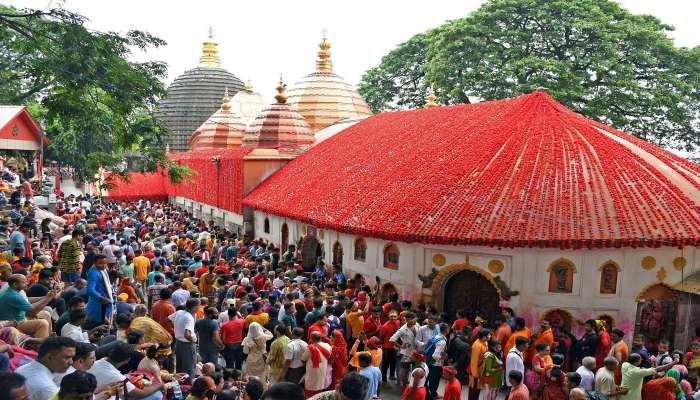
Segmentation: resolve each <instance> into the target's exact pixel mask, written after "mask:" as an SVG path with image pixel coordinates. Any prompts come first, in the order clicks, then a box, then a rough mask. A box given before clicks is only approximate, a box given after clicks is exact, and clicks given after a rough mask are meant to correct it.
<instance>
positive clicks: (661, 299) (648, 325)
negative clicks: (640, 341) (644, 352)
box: [634, 284, 678, 352]
mask: <svg viewBox="0 0 700 400" xmlns="http://www.w3.org/2000/svg"><path fill="white" fill-rule="evenodd" d="M677 315H678V294H677V293H676V292H675V291H674V290H672V289H671V288H670V287H668V286H667V285H664V284H656V285H653V286H651V287H649V288H647V289H646V290H644V291H643V292H642V293H640V294H639V296H637V318H636V320H635V324H634V333H635V335H636V334H642V335H644V337H645V338H646V344H645V346H646V348H647V349H649V351H650V352H655V351H656V349H657V345H658V343H659V340H661V339H667V340H669V341H670V342H671V348H673V339H674V336H675V332H676V316H677Z"/></svg>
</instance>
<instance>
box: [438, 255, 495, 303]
mask: <svg viewBox="0 0 700 400" xmlns="http://www.w3.org/2000/svg"><path fill="white" fill-rule="evenodd" d="M462 271H472V272H476V273H477V274H479V275H481V276H483V277H484V278H486V279H487V280H488V281H489V282H490V283H491V284H492V285H493V287H494V288H496V291H497V292H498V297H499V298H501V299H502V298H503V293H501V289H500V288H499V287H498V285H496V281H495V280H494V279H493V275H491V274H490V273H489V272H488V271H485V270H483V269H481V268H479V267H477V266H476V265H471V264H468V263H461V264H452V265H448V266H447V267H444V268H440V270H439V271H438V273H437V275H435V278H433V284H432V286H431V287H430V290H431V291H432V292H433V295H435V293H436V292H437V291H438V290H440V288H443V289H444V287H445V285H446V284H447V281H448V280H449V279H450V278H452V277H453V276H454V275H456V274H458V273H459V272H462ZM443 295H444V293H443Z"/></svg>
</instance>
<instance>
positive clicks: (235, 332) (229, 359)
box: [220, 306, 244, 370]
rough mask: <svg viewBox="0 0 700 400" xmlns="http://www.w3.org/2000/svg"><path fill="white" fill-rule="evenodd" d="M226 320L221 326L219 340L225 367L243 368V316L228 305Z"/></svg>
mask: <svg viewBox="0 0 700 400" xmlns="http://www.w3.org/2000/svg"><path fill="white" fill-rule="evenodd" d="M228 318H229V320H228V322H227V323H225V324H223V325H222V326H221V329H220V331H221V340H222V341H223V342H224V350H223V351H222V354H223V355H224V360H226V368H233V369H237V370H241V369H242V368H243V347H242V346H241V342H243V323H244V320H243V318H240V317H239V316H238V310H236V308H235V307H233V306H229V309H228Z"/></svg>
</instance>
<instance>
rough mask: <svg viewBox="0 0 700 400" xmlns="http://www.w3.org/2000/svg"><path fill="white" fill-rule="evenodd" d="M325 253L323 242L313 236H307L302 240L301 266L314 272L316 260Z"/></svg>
mask: <svg viewBox="0 0 700 400" xmlns="http://www.w3.org/2000/svg"><path fill="white" fill-rule="evenodd" d="M322 255H323V251H322V248H321V244H320V243H319V242H318V240H317V239H316V238H315V237H313V236H305V237H304V238H303V239H302V241H301V266H302V267H303V268H304V271H307V272H313V271H314V269H315V268H316V260H318V258H319V257H321V256H322Z"/></svg>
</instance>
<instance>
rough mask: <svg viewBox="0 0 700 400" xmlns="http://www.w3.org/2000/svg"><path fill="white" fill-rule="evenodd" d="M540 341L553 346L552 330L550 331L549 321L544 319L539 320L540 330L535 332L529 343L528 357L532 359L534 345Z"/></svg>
mask: <svg viewBox="0 0 700 400" xmlns="http://www.w3.org/2000/svg"><path fill="white" fill-rule="evenodd" d="M540 343H544V344H546V345H547V346H549V347H550V348H553V347H554V332H552V328H551V326H550V325H549V321H547V320H546V319H543V320H542V321H540V330H539V331H538V332H537V333H536V334H535V337H534V338H533V340H532V343H530V353H529V354H528V359H532V356H534V355H535V353H536V350H535V347H536V346H537V345H538V344H540Z"/></svg>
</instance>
